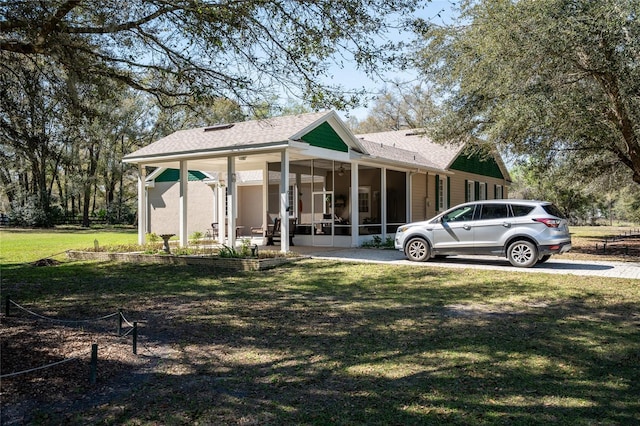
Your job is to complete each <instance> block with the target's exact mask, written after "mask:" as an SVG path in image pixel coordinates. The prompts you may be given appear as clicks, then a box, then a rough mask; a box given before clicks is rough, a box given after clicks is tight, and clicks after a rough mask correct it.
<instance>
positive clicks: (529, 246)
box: [507, 240, 538, 268]
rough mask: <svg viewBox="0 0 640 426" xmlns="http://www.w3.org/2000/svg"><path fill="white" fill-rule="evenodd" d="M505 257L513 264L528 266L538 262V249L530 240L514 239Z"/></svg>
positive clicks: (521, 266) (520, 266)
mask: <svg viewBox="0 0 640 426" xmlns="http://www.w3.org/2000/svg"><path fill="white" fill-rule="evenodd" d="M507 259H509V262H511V264H512V265H513V266H517V267H519V268H530V267H532V266H533V265H535V264H536V263H537V262H538V249H537V248H536V245H535V244H533V243H532V242H531V241H527V240H519V241H515V242H513V243H512V244H511V245H510V246H509V249H508V250H507Z"/></svg>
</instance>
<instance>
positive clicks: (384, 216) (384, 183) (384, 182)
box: [380, 167, 387, 241]
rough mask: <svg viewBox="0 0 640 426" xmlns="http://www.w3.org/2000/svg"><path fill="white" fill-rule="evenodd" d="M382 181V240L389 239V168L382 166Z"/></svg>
mask: <svg viewBox="0 0 640 426" xmlns="http://www.w3.org/2000/svg"><path fill="white" fill-rule="evenodd" d="M380 175H381V176H380V177H381V182H380V188H381V190H380V223H381V224H382V229H381V231H382V235H381V237H382V241H385V240H386V239H387V169H386V168H385V167H383V168H382V173H381V174H380Z"/></svg>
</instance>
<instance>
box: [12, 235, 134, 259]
mask: <svg viewBox="0 0 640 426" xmlns="http://www.w3.org/2000/svg"><path fill="white" fill-rule="evenodd" d="M137 235H138V234H137V231H136V230H133V229H118V228H115V229H109V230H107V229H84V228H77V229H69V228H67V229H60V230H51V229H7V230H0V264H6V263H13V262H19V263H27V262H33V261H36V260H39V259H42V258H45V257H50V256H55V255H58V256H59V255H60V253H63V252H64V251H66V250H81V249H85V248H89V247H94V244H95V242H96V241H97V242H98V244H99V245H101V246H103V245H112V244H135V243H137V242H138V236H137Z"/></svg>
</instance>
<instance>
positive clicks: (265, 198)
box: [262, 161, 273, 244]
mask: <svg viewBox="0 0 640 426" xmlns="http://www.w3.org/2000/svg"><path fill="white" fill-rule="evenodd" d="M269 225H273V222H271V221H270V220H269V163H268V162H266V161H265V163H264V167H263V168H262V229H264V232H263V234H262V235H266V234H265V233H266V231H267V229H269ZM263 244H264V242H263Z"/></svg>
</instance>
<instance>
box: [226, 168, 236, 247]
mask: <svg viewBox="0 0 640 426" xmlns="http://www.w3.org/2000/svg"><path fill="white" fill-rule="evenodd" d="M227 174H228V175H227V180H228V185H229V186H228V188H229V190H228V192H227V209H228V228H227V233H228V234H229V247H235V245H236V212H237V208H236V202H237V197H236V158H235V157H227Z"/></svg>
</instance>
